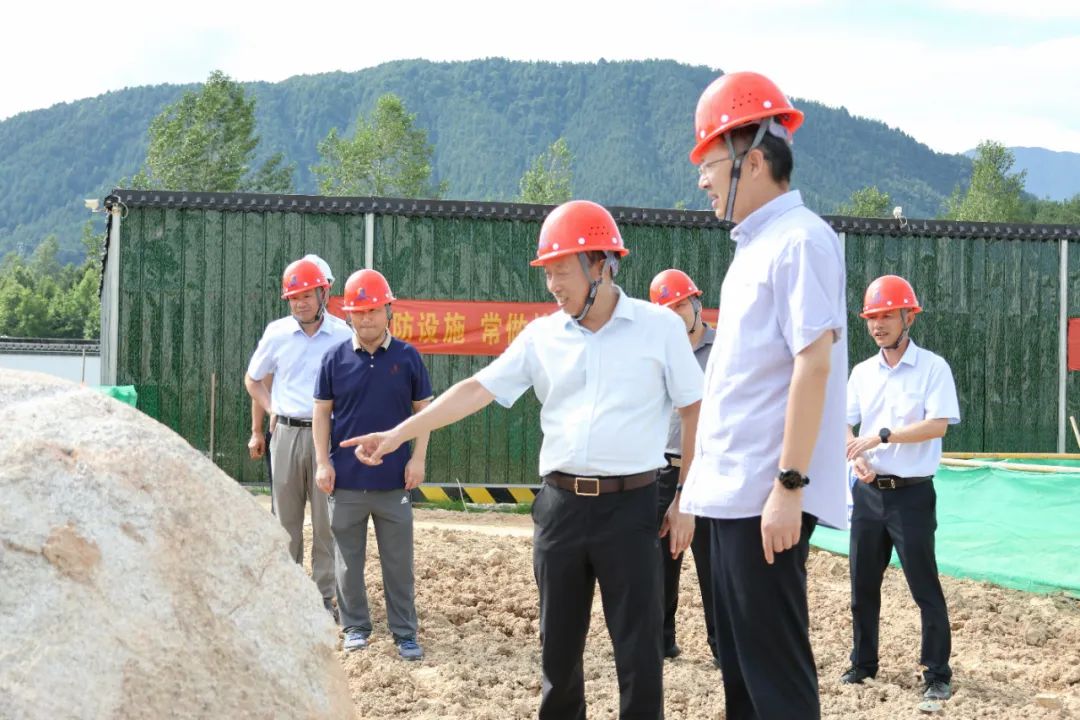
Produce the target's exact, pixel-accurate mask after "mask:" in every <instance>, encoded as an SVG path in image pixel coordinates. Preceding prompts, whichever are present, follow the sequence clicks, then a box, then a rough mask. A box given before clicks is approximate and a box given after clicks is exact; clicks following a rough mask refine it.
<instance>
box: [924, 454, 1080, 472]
mask: <svg viewBox="0 0 1080 720" xmlns="http://www.w3.org/2000/svg"><path fill="white" fill-rule="evenodd" d="M941 464H942V465H945V466H947V467H967V468H998V469H1000V470H1016V471H1018V472H1037V473H1068V474H1070V475H1080V467H1067V466H1065V465H1032V464H1030V463H1010V462H985V461H981V460H960V459H958V458H942V460H941Z"/></svg>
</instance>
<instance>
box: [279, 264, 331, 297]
mask: <svg viewBox="0 0 1080 720" xmlns="http://www.w3.org/2000/svg"><path fill="white" fill-rule="evenodd" d="M320 287H321V288H326V289H327V290H329V289H330V282H329V281H328V280H327V279H326V273H324V272H323V271H322V270H321V269H320V268H319V266H318V265H317V264H316V263H314V262H312V261H311V260H308V259H307V258H304V259H302V260H296V261H294V262H291V263H289V266H288V267H287V268H285V272H284V273H283V274H282V276H281V299H282V300H288V299H289V298H291V297H295V296H297V295H300V294H301V293H305V292H307V291H308V290H314V289H315V288H320Z"/></svg>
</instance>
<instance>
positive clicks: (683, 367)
mask: <svg viewBox="0 0 1080 720" xmlns="http://www.w3.org/2000/svg"><path fill="white" fill-rule="evenodd" d="M665 329H666V332H665V334H664V357H665V363H664V383H665V384H666V385H667V390H668V395H669V396H670V397H671V403H672V405H674V406H675V407H677V408H684V407H686V406H687V405H693V404H694V403H696V402H697V401H698V400H700V399H701V396H702V393H704V391H705V373H703V372H702V371H701V365H699V364H698V361H697V358H696V357H694V349H693V348H692V347H691V346H690V342H689V341H688V340H687V338H686V328H685V327H684V326H683V323H682V320H681V319H680V318H679V316H678V315H676V314H675V313H671V321H670V322H666V323H665Z"/></svg>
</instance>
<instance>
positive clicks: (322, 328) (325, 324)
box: [289, 310, 332, 337]
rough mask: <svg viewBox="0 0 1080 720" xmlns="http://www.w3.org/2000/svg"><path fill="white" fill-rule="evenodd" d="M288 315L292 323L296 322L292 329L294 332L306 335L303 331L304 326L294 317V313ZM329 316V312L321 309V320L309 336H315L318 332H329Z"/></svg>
mask: <svg viewBox="0 0 1080 720" xmlns="http://www.w3.org/2000/svg"><path fill="white" fill-rule="evenodd" d="M289 317H290V318H291V319H292V321H293V322H294V323H296V329H295V330H293V332H294V333H304V334H305V335H307V333H305V332H304V326H303V325H301V324H300V321H299V320H297V319H296V316H295V315H289ZM331 317H332V315H330V313H328V312H326V311H325V310H324V311H323V318H322V322H321V323H319V328H318V329H317V330H316V331H315V332H314V333H313V334H312V335H310V336H309V337H315V336H316V335H318V334H319V333H326V334H330V322H331V320H330V318H331Z"/></svg>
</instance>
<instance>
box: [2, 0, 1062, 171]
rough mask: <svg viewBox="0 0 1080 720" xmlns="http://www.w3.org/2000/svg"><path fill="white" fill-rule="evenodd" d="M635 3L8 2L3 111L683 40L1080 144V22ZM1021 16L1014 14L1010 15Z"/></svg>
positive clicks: (901, 113) (927, 109)
mask: <svg viewBox="0 0 1080 720" xmlns="http://www.w3.org/2000/svg"><path fill="white" fill-rule="evenodd" d="M944 1H945V2H946V3H947V4H948V5H949V6H950V7H951V8H954V9H959V10H968V9H970V11H971V12H972V13H973V14H978V13H982V14H984V15H987V14H989V15H993V14H995V13H1005V12H1006V11H1007V10H1008V9H1009V8H1012V7H1013V5H1012V4H1007V3H1005V2H1004V0H986V1H980V2H977V0H944ZM976 5H977V7H976ZM91 7H93V10H88V8H91ZM634 7H635V6H633V5H632V4H627V3H625V2H614V1H613V0H603V1H602V2H581V0H546V1H545V3H544V4H543V6H542V7H539V8H535V11H529V12H528V13H524V12H520V13H517V12H514V11H513V10H512V9H510V8H511V6H508V5H506V4H505V2H497V1H495V0H471V1H470V0H463V1H462V2H458V3H446V2H426V1H425V0H418V1H417V0H414V2H413V3H411V4H409V5H404V4H401V3H362V2H341V3H313V4H310V5H308V6H299V7H298V6H297V5H296V4H295V3H294V2H292V3H286V2H283V1H282V0H271V1H270V2H266V3H261V4H257V5H256V4H248V3H243V2H232V3H229V2H221V1H220V0H217V1H216V2H211V1H210V0H189V2H186V3H184V4H182V5H175V4H174V5H169V6H161V5H158V4H154V3H144V4H143V5H141V6H139V7H138V8H136V9H126V10H124V11H123V12H118V13H116V14H115V16H112V15H109V14H108V13H109V10H108V8H107V6H101V5H97V6H88V5H85V4H82V3H75V2H73V1H71V0H61V1H60V2H54V3H48V4H46V3H33V4H30V3H18V4H14V5H12V7H11V8H9V9H7V10H6V13H7V17H6V19H5V25H6V26H7V27H8V28H9V32H8V34H7V38H6V42H5V43H3V44H0V64H2V65H3V66H4V67H5V68H9V70H8V71H7V74H6V76H5V81H4V85H5V87H4V92H3V93H2V94H0V118H3V117H7V116H9V115H11V114H13V113H16V112H20V111H22V110H29V109H34V108H39V107H45V106H47V105H49V104H52V103H55V102H59V101H65V100H73V99H77V98H82V97H90V96H94V95H98V94H100V93H102V92H105V91H107V90H110V89H118V88H122V87H130V86H134V85H141V84H154V83H162V82H171V83H180V82H198V81H201V80H203V79H205V78H206V76H207V75H208V74H209V72H210V71H211V70H213V69H215V68H220V69H222V70H224V71H225V72H227V73H228V74H230V75H232V76H233V77H234V78H237V79H239V80H245V81H247V80H267V81H278V80H282V79H284V78H286V77H289V76H292V75H298V74H310V73H319V72H328V71H333V70H344V71H352V70H358V69H361V68H364V67H370V66H373V65H376V64H379V63H381V62H386V61H389V60H394V59H402V58H421V57H422V58H427V59H431V60H467V59H472V58H477V57H494V56H501V57H509V58H513V59H521V60H553V61H593V60H596V59H598V58H600V57H605V58H607V59H609V60H616V59H633V58H673V59H676V60H679V61H681V62H686V63H690V64H695V65H706V66H710V67H720V68H723V69H725V70H727V71H731V70H745V69H755V70H759V71H761V72H764V73H766V74H768V75H770V76H771V77H773V78H774V79H775V80H776V81H777V83H778V84H779V85H780V87H781V88H782V89H784V90H785V91H786V92H788V93H789V94H791V95H794V96H797V97H802V98H809V99H814V100H818V101H821V102H824V103H826V104H829V105H843V106H845V107H847V108H848V109H849V110H850V111H851V112H853V113H855V114H858V115H864V116H868V117H873V118H877V119H880V120H883V121H885V122H886V123H888V124H889V125H892V126H895V127H900V128H901V129H903V130H904V131H906V132H907V133H909V134H910V135H912V136H914V137H915V138H916V139H918V140H920V141H922V142H926V143H927V144H929V145H930V146H931V147H934V148H935V149H939V150H947V151H951V152H958V151H962V150H966V149H968V148H970V147H973V146H974V145H975V144H976V143H977V142H978V141H980V140H982V139H987V138H990V139H995V140H999V141H1001V142H1004V143H1006V144H1009V145H1040V146H1043V147H1050V148H1053V149H1058V150H1072V151H1080V120H1078V118H1080V93H1077V92H1076V90H1075V88H1076V86H1077V85H1076V80H1075V78H1076V77H1080V28H1077V29H1076V30H1074V31H1073V32H1072V34H1071V35H1068V34H1066V32H1067V29H1068V26H1069V25H1070V23H1067V22H1066V23H1058V25H1059V26H1060V27H1059V28H1056V29H1055V32H1057V33H1058V34H1059V36H1058V37H1056V38H1054V37H1050V36H1044V37H1043V39H1041V40H1039V41H1030V42H1026V43H1020V42H1019V41H1017V40H1015V39H1014V40H1011V41H1010V44H998V45H993V44H990V43H989V42H988V41H986V40H985V39H984V37H990V35H985V36H984V35H983V34H981V33H980V32H966V30H965V28H963V27H959V28H957V29H956V38H957V42H956V43H944V42H933V41H931V39H930V38H932V37H939V35H938V32H939V30H940V28H937V27H931V26H924V27H922V28H919V27H916V28H915V31H911V29H910V28H911V27H912V26H911V25H910V22H914V21H910V22H909V23H908V24H907V25H905V26H904V30H903V31H901V30H899V29H898V27H897V26H895V25H894V24H891V23H890V22H889V18H887V17H883V16H880V15H875V13H878V8H877V6H874V8H873V9H871V8H870V7H869V6H867V5H865V4H860V3H856V2H854V1H853V0H772V2H770V3H768V4H765V5H762V4H760V3H755V4H744V5H734V4H732V3H727V2H724V3H720V2H716V0H669V2H667V3H666V4H665V5H664V9H663V12H659V11H657V10H656V9H655V6H651V5H644V6H640V5H639V6H637V7H638V8H640V9H638V10H634V9H632V8H634ZM1023 7H1024V8H1025V10H1024V12H1028V10H1030V9H1031V8H1037V12H1038V13H1045V14H1047V15H1048V16H1051V17H1058V18H1065V19H1067V18H1072V17H1075V16H1077V15H1078V14H1080V9H1078V8H1080V2H1070V3H1057V2H1051V1H1050V0H1030V1H1029V2H1027V3H1026V4H1024V5H1023ZM1017 12H1019V11H1017ZM1031 12H1032V13H1035V12H1036V11H1035V10H1031ZM1055 13H1056V14H1055ZM1008 27H1009V24H1008V21H1003V24H1002V25H1001V26H1000V27H999V29H1001V28H1005V29H1006V30H1007V29H1008ZM993 36H994V37H1012V35H1011V34H1009V33H1007V32H998V33H996V34H994V35H993ZM1025 37H1027V36H1025ZM1031 37H1039V36H1037V35H1031ZM1047 38H1049V39H1047ZM961 40H962V42H960V41H961ZM19 68H22V69H25V72H23V73H22V74H20V73H19V72H18V69H19Z"/></svg>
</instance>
